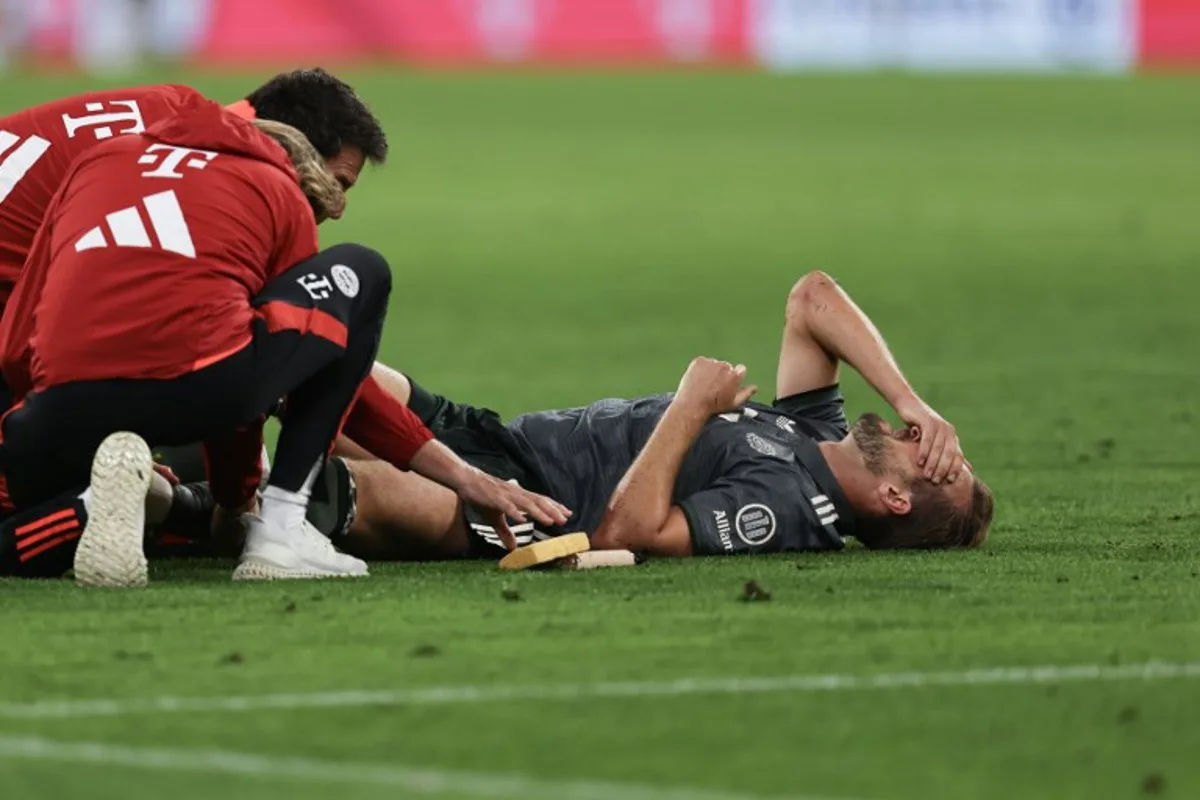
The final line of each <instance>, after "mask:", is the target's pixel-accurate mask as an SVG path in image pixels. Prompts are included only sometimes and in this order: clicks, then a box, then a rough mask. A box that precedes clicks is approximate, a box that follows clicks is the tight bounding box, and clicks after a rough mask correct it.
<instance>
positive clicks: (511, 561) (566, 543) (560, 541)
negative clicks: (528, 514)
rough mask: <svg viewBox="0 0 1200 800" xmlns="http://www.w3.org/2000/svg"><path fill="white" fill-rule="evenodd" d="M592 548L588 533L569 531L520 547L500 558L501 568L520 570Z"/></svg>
mask: <svg viewBox="0 0 1200 800" xmlns="http://www.w3.org/2000/svg"><path fill="white" fill-rule="evenodd" d="M590 549H592V545H591V543H590V542H589V541H588V537H587V534H586V533H568V534H564V535H562V536H558V537H556V538H554V539H544V540H542V541H540V542H535V543H533V544H527V545H525V546H524V547H518V548H517V549H516V550H513V551H512V552H511V553H509V554H508V555H506V556H505V557H504V558H502V559H500V569H510V570H520V569H529V568H530V567H537V566H541V565H542V564H549V563H550V562H552V561H557V560H558V559H560V558H567V557H568V556H574V555H578V554H580V553H584V552H587V551H588V550H590Z"/></svg>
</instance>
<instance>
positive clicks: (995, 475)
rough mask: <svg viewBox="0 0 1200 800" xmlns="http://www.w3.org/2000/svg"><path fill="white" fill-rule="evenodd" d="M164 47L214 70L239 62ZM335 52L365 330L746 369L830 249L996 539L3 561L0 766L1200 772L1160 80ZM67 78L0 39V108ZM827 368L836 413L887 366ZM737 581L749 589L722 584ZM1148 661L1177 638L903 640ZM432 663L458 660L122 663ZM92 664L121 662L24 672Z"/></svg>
mask: <svg viewBox="0 0 1200 800" xmlns="http://www.w3.org/2000/svg"><path fill="white" fill-rule="evenodd" d="M144 77H145V78H146V79H147V80H153V79H156V78H158V77H160V76H144ZM172 77H175V78H177V79H183V80H194V81H195V82H196V84H197V85H199V86H200V87H201V88H203V89H206V90H210V91H211V93H212V95H213V96H215V97H220V98H229V99H231V100H232V99H234V98H236V97H240V96H241V94H240V93H241V92H244V91H245V90H247V89H248V88H250V86H251V85H252V84H253V82H254V80H255V79H256V78H257V77H258V76H251V75H222V76H202V77H196V76H189V75H176V76H172ZM355 78H356V80H357V81H358V83H359V86H360V89H361V91H362V93H363V94H364V95H365V96H366V97H367V98H368V99H370V100H371V101H372V102H373V104H374V105H375V107H376V108H377V110H378V111H379V112H380V114H381V115H382V116H383V117H384V118H385V120H386V122H387V124H388V127H389V132H390V134H391V137H392V146H393V149H392V158H391V163H389V164H388V166H387V167H386V168H384V169H382V170H378V171H375V172H371V173H368V174H366V175H365V176H364V179H363V181H362V183H361V185H360V188H358V189H355V191H354V192H353V194H352V196H351V203H350V209H349V215H348V218H347V219H346V220H345V221H343V222H341V223H337V224H334V225H330V226H328V229H327V230H326V231H325V232H324V236H325V237H326V242H327V243H330V242H333V241H336V240H342V239H349V240H359V241H363V242H365V243H368V244H371V245H374V246H376V247H378V248H380V249H381V250H382V251H383V252H384V253H386V254H387V255H388V257H389V259H390V260H391V263H392V265H393V268H394V271H395V275H396V289H395V293H394V298H393V304H392V309H391V316H390V319H389V333H388V336H387V339H386V342H385V344H384V351H383V354H382V356H383V358H384V359H385V360H386V361H387V362H389V363H391V364H394V365H396V366H399V367H401V368H404V369H406V370H408V371H410V372H411V373H412V374H413V375H414V376H416V377H417V378H418V379H419V380H421V381H422V382H423V383H425V384H427V385H429V386H431V387H434V388H437V389H440V390H442V391H444V392H446V393H447V394H450V395H451V396H453V397H457V398H461V399H463V400H467V401H472V402H477V403H483V404H490V405H492V406H494V407H496V408H498V409H499V410H501V411H503V412H505V413H514V412H518V411H522V410H532V409H535V408H539V407H552V406H562V405H567V404H578V403H583V402H586V401H590V400H592V399H595V398H598V397H601V396H629V395H635V394H641V393H648V392H656V391H661V390H668V389H671V388H673V387H674V385H675V384H676V382H677V380H678V376H679V375H680V373H681V372H682V370H683V368H684V367H685V365H686V363H687V361H688V359H689V358H691V357H692V356H694V355H697V354H706V355H714V356H720V357H725V358H730V359H737V360H742V361H744V362H745V363H746V364H747V365H748V366H749V368H750V372H751V376H752V377H753V378H754V379H755V380H757V381H758V382H760V383H761V384H762V385H763V387H764V393H767V394H769V393H770V389H771V386H772V383H773V375H774V367H775V355H776V347H777V341H778V337H779V331H780V326H781V322H782V312H783V302H784V297H785V295H786V293H787V291H788V289H789V287H790V286H791V285H792V283H793V282H794V281H795V280H796V279H797V278H798V277H799V276H801V275H802V274H803V273H804V272H806V271H808V270H810V269H814V268H821V269H825V270H827V271H829V272H830V273H832V274H833V275H834V276H836V277H837V278H838V279H839V280H840V281H841V282H842V283H843V284H844V285H845V286H846V287H847V288H848V289H849V291H850V292H851V294H852V295H853V296H854V297H855V298H856V299H857V300H858V301H859V302H860V303H861V304H862V305H863V306H864V307H865V308H866V309H867V311H868V312H869V313H870V314H871V315H872V316H873V317H874V318H875V319H876V321H877V322H878V323H879V325H880V326H881V328H882V329H883V330H884V332H885V333H886V334H887V335H888V337H889V340H890V342H891V344H892V346H893V348H894V350H895V352H896V354H897V355H898V357H899V358H900V360H901V362H902V364H904V365H905V366H906V368H907V371H908V373H909V375H910V377H911V378H912V380H913V381H914V383H915V384H916V385H917V386H918V387H919V389H920V390H921V391H923V392H924V394H925V396H926V397H927V398H928V399H929V400H930V401H931V402H932V403H933V404H934V405H935V406H936V407H937V408H939V409H940V410H941V411H942V412H943V413H944V414H946V416H947V417H948V418H950V419H951V420H952V421H954V422H956V424H957V425H958V427H959V429H960V432H961V435H962V438H963V441H964V444H965V449H966V452H967V454H968V457H969V458H970V459H971V460H972V461H973V463H974V464H975V466H976V468H977V470H978V472H979V473H980V474H981V475H982V476H983V477H984V478H985V479H987V480H988V481H989V482H990V483H991V484H992V486H993V487H994V489H995V490H996V493H997V496H998V498H999V507H998V519H997V523H996V525H995V528H994V530H993V533H992V537H991V541H990V542H989V543H988V545H987V547H986V548H985V549H983V550H981V551H979V552H971V553H940V554H871V553H866V552H863V551H861V550H857V549H856V550H852V551H850V552H846V553H843V554H833V555H813V556H788V557H779V558H762V559H741V560H735V559H728V560H708V561H695V562H690V563H683V562H680V563H654V564H650V565H647V566H644V567H641V568H638V569H636V570H617V571H613V572H608V573H603V572H599V573H591V574H520V575H514V576H506V575H501V574H499V573H498V572H496V571H494V570H492V569H490V568H489V567H488V566H487V565H485V564H452V565H429V566H409V565H392V566H378V567H376V568H375V570H374V576H373V577H372V578H371V579H370V580H369V581H367V582H362V583H353V584H349V583H347V584H340V583H339V584H329V583H323V584H315V583H313V584H303V585H271V586H235V585H232V584H231V583H230V582H229V580H228V578H229V573H230V568H231V565H230V564H200V565H190V566H179V565H175V566H159V567H156V568H155V569H154V571H153V576H152V577H153V585H152V586H151V587H150V588H149V589H148V590H146V591H140V592H128V593H106V592H84V591H80V590H78V589H76V588H75V587H74V586H73V585H72V584H70V583H68V582H37V583H17V582H4V583H0V787H2V790H0V793H2V794H3V795H4V796H5V797H12V798H32V797H86V798H89V800H100V799H101V798H129V797H163V796H167V797H172V798H178V800H191V799H192V798H207V797H217V796H225V797H254V798H289V799H296V800H299V799H302V798H325V797H329V796H333V795H336V796H338V797H341V798H346V800H350V799H351V798H354V799H357V798H375V797H397V796H410V795H422V794H424V795H428V796H436V797H461V798H474V797H495V796H503V797H556V798H602V799H603V800H609V799H611V798H618V797H629V798H650V799H651V800H658V799H659V798H668V797H670V798H687V797H695V796H705V795H701V794H699V793H700V792H708V793H710V794H709V795H708V796H711V797H742V798H764V797H827V798H842V799H845V800H904V799H906V798H912V799H913V800H917V799H919V798H931V797H937V798H995V799H996V800H1011V798H1018V797H1019V798H1081V799H1083V798H1088V799H1089V800H1090V799H1091V798H1100V797H1105V798H1108V797H1111V798H1137V797H1141V796H1155V795H1157V796H1165V797H1173V798H1186V797H1197V796H1200V766H1198V765H1200V762H1198V761H1197V759H1196V752H1197V749H1198V747H1200V727H1198V726H1197V713H1198V711H1200V680H1197V677H1198V676H1200V671H1198V670H1197V669H1196V668H1195V666H1194V665H1195V664H1196V662H1200V539H1198V536H1200V491H1198V490H1197V488H1196V487H1197V485H1198V484H1200V449H1198V447H1200V444H1198V443H1200V436H1198V434H1200V419H1198V415H1200V406H1198V405H1197V397H1198V396H1200V359H1198V356H1200V314H1197V310H1196V309H1197V298H1198V297H1200V244H1198V242H1200V239H1198V238H1197V237H1198V232H1200V215H1198V212H1200V206H1198V204H1197V199H1196V197H1197V194H1196V193H1197V187H1200V147H1198V146H1197V142H1198V140H1197V132H1198V131H1200V106H1198V105H1197V104H1196V103H1195V102H1191V101H1190V100H1189V98H1194V96H1195V94H1196V92H1197V89H1198V86H1197V83H1196V82H1195V80H1193V79H1187V78H1169V77H1154V78H1150V77H1143V78H1137V79H1119V80H1118V79H1112V80H1109V79H1104V80H1095V79H1073V78H1044V79H1001V78H976V79H965V78H961V79H960V78H936V79H933V78H931V79H919V78H909V77H901V76H873V77H833V76H823V77H787V78H785V77H772V76H764V75H707V74H691V75H653V76H652V75H638V74H623V75H612V76H597V75H589V74H575V75H539V74H526V73H520V74H513V73H509V74H502V75H491V76H480V75H474V74H450V75H442V76H427V75H413V74H404V73H397V72H373V73H366V74H359V75H356V76H355ZM82 88H85V86H84V84H82V83H80V82H79V79H66V78H58V79H50V78H41V79H30V78H26V77H10V78H8V79H6V80H5V81H4V82H3V83H2V84H0V110H2V111H8V110H13V109H15V108H18V107H21V106H24V105H27V104H32V103H35V102H38V101H40V100H45V99H49V98H50V97H53V96H56V95H59V94H65V93H69V92H72V91H78V90H80V89H82ZM846 386H847V392H848V396H849V398H850V406H851V409H852V410H853V411H854V412H855V413H858V412H860V411H864V410H868V409H878V408H879V407H880V403H879V402H877V401H876V399H875V398H874V397H873V396H871V395H870V393H869V391H868V390H866V389H865V388H864V387H863V385H862V384H861V383H860V382H858V381H857V380H855V379H849V380H847V381H846ZM750 580H753V581H756V582H757V583H758V584H759V585H760V586H761V587H763V588H764V589H765V590H766V591H767V592H769V594H770V600H769V602H741V601H739V597H740V595H741V594H742V592H743V585H744V584H745V583H746V582H747V581H750ZM506 597H507V598H508V599H506ZM513 598H518V599H513ZM1150 661H1163V662H1171V663H1174V664H1193V667H1192V672H1191V676H1190V677H1187V676H1176V677H1166V676H1163V675H1160V674H1159V675H1156V676H1151V678H1150V679H1128V678H1124V679H1122V678H1120V675H1119V674H1118V675H1117V679H1114V680H1090V679H1081V680H1066V679H1064V678H1063V676H1061V675H1060V674H1058V673H1050V674H1049V675H1047V676H1043V677H1044V678H1045V680H1042V681H1033V680H1024V679H1022V678H1021V677H1020V675H1018V676H1017V677H1016V678H1014V679H1013V681H1012V682H1010V683H996V682H995V681H994V680H987V679H986V676H984V679H981V682H978V683H971V684H966V685H930V680H931V679H930V677H929V675H928V674H927V673H931V672H949V673H953V675H955V676H958V677H957V678H952V680H954V681H962V680H970V678H963V677H962V676H963V672H964V671H967V670H976V669H992V668H998V667H1021V666H1039V665H1051V666H1059V667H1069V666H1072V665H1099V666H1100V668H1102V669H1103V670H1114V669H1116V670H1118V673H1119V670H1120V669H1121V668H1122V667H1123V666H1128V665H1138V664H1142V663H1144V662H1150ZM914 672H915V673H920V675H919V676H918V678H917V679H915V680H911V681H909V682H904V681H899V680H895V679H887V680H885V682H884V684H883V685H873V686H872V687H871V688H868V687H864V685H862V684H861V683H858V684H855V683H853V682H850V683H846V682H845V681H847V680H849V679H846V678H844V679H842V680H843V683H842V684H839V686H840V688H838V687H834V688H833V689H826V690H817V689H815V688H814V687H813V686H812V685H811V684H806V683H804V682H803V681H801V682H799V683H798V684H796V685H792V686H791V687H790V688H789V687H787V686H779V685H773V686H769V687H768V688H771V689H772V691H764V692H758V693H754V692H748V691H738V688H739V686H741V688H745V687H744V685H724V690H723V691H717V690H712V691H699V692H690V693H689V692H688V691H686V689H687V685H686V684H684V685H683V688H682V689H680V688H679V687H678V686H677V687H676V689H677V690H678V691H676V693H674V694H648V695H647V694H643V695H635V694H631V695H627V696H613V695H614V691H609V692H608V695H609V696H590V697H566V698H557V699H554V698H544V697H543V698H528V697H526V698H521V697H516V696H505V694H504V692H505V691H506V690H511V687H526V688H527V689H528V687H534V688H535V689H539V690H545V689H546V688H547V687H551V688H552V687H555V686H561V685H565V684H570V685H573V686H581V687H584V689H585V690H587V691H592V692H599V693H600V694H601V695H603V694H604V691H603V690H602V689H601V690H597V689H596V688H595V686H596V684H599V683H605V682H637V683H639V684H647V686H644V687H643V690H644V691H649V690H650V689H654V690H656V691H660V692H661V691H667V690H664V689H663V688H662V687H663V685H664V684H665V683H668V682H671V681H677V680H682V679H705V680H709V679H715V680H719V679H732V678H739V679H744V678H770V679H776V678H788V677H789V676H813V675H841V676H851V678H852V677H854V676H858V677H860V678H863V677H864V676H866V677H867V678H869V676H874V675H893V674H895V673H914ZM1098 674H1099V675H1103V676H1105V677H1113V676H1112V675H1111V674H1110V673H1106V672H1099V673H1087V674H1085V675H1084V676H1083V677H1084V678H1088V677H1089V676H1090V677H1095V676H1096V675H1098ZM921 676H924V677H921ZM1025 677H1027V678H1031V677H1032V676H1029V675H1026V676H1025ZM793 680H797V679H795V678H793ZM888 680H890V682H888ZM430 687H444V688H455V687H459V688H460V689H461V687H472V690H473V691H474V692H475V694H474V695H471V694H466V695H464V694H463V692H462V691H460V692H459V694H458V695H457V697H458V700H457V701H456V702H450V701H449V700H446V698H445V696H443V700H445V701H444V702H434V700H436V699H437V697H438V696H437V695H428V694H425V695H411V694H410V695H403V696H401V697H399V698H393V699H396V700H397V702H392V703H385V704H378V703H376V704H370V703H368V704H365V705H364V704H356V703H355V702H352V701H353V700H354V698H353V697H350V698H342V699H341V701H340V702H337V703H334V704H333V705H331V706H329V707H315V708H314V707H281V708H258V709H254V710H243V711H237V710H227V709H220V708H214V707H213V706H212V705H208V706H202V707H200V708H197V709H194V710H184V711H176V712H166V711H162V710H154V709H147V708H145V707H141V706H138V705H137V702H141V701H146V700H149V699H153V698H157V697H163V696H185V697H202V698H216V697H223V696H238V697H247V696H249V697H254V696H260V695H265V694H279V693H292V694H296V695H298V696H301V697H299V699H298V700H297V701H296V703H311V702H313V701H312V698H311V696H310V695H311V694H312V693H325V692H342V691H356V692H357V691H371V690H377V691H384V692H399V693H412V692H415V691H418V690H421V689H427V688H430ZM588 687H591V688H590V689H589V688H588ZM655 687H657V688H655ZM701 688H702V687H701ZM718 688H720V687H718ZM305 697H307V698H308V699H307V700H305V699H304V698H305ZM406 697H407V698H408V699H407V700H406V699H405V698H406ZM97 698H100V699H118V700H120V699H125V700H128V701H137V702H134V704H133V705H132V706H130V705H118V706H117V707H116V708H110V709H109V710H110V711H114V710H115V711H119V712H122V713H116V714H107V715H105V714H100V713H97V709H95V708H90V710H89V707H83V706H70V707H68V708H66V712H69V715H68V716H62V717H54V716H48V715H47V714H46V713H40V714H35V713H33V712H31V710H30V708H31V707H30V706H29V705H28V704H30V703H37V702H39V701H50V700H88V699H97ZM414 698H415V699H414ZM421 698H424V700H423V701H421V702H418V701H417V700H419V699H421ZM431 698H432V699H431ZM361 699H362V698H359V700H361ZM451 699H453V698H451ZM335 700H336V698H335ZM331 702H333V701H331ZM293 705H295V704H293ZM37 708H40V709H42V711H43V712H45V707H44V706H39V707H37ZM64 742H69V743H79V742H86V743H92V744H93V745H103V747H102V748H97V747H93V748H91V749H87V748H79V747H75V746H74V745H70V746H68V745H65V744H62V743H64ZM72 748H73V749H72ZM159 751H168V752H165V753H164V752H159ZM212 751H221V753H217V754H214V753H213V752H212ZM222 753H223V754H222ZM230 753H243V754H249V756H252V758H248V759H244V760H242V761H238V760H237V759H235V758H234V757H233V756H231V755H229V754H230ZM360 764H362V765H369V766H362V767H360V766H357V765H360ZM405 770H408V771H405ZM422 770H424V772H421V771H422ZM414 771H416V772H414ZM614 784H616V785H614Z"/></svg>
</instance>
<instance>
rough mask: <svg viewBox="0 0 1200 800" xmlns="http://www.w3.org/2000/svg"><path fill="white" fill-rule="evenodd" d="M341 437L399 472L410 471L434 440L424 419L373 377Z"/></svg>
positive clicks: (357, 402) (360, 394)
mask: <svg viewBox="0 0 1200 800" xmlns="http://www.w3.org/2000/svg"><path fill="white" fill-rule="evenodd" d="M342 433H344V434H346V436H349V437H350V438H351V439H353V440H354V442H355V444H358V445H361V446H362V447H365V448H366V449H367V450H368V451H370V453H371V454H372V455H374V456H376V457H377V458H381V459H383V460H384V461H387V462H388V463H389V464H391V465H392V466H394V467H397V468H399V469H408V463H409V462H410V461H412V458H413V456H415V455H416V454H417V451H418V450H420V449H421V448H422V447H424V446H425V444H426V443H428V442H429V441H430V440H431V439H433V432H432V431H430V430H429V428H427V427H425V423H423V422H421V418H420V417H418V416H417V415H416V414H414V413H413V412H412V410H411V409H409V407H408V406H406V405H404V404H403V403H401V402H400V401H399V400H398V399H397V398H396V397H395V395H392V394H390V393H389V392H388V391H387V390H386V389H384V388H383V387H382V386H381V385H380V384H379V382H378V381H376V380H375V378H373V377H372V378H367V380H366V381H365V382H364V383H363V385H362V389H361V390H360V391H359V394H358V399H357V400H356V401H355V402H354V405H352V406H351V407H350V413H349V414H348V415H347V417H346V423H345V425H344V426H343V428H342Z"/></svg>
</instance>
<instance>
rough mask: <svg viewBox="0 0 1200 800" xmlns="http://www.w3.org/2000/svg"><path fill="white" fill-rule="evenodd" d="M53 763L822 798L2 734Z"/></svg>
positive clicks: (550, 798) (602, 792)
mask: <svg viewBox="0 0 1200 800" xmlns="http://www.w3.org/2000/svg"><path fill="white" fill-rule="evenodd" d="M4 759H8V760H15V761H50V762H59V763H68V764H94V765H97V766H105V767H131V768H134V769H143V770H162V771H173V772H202V773H207V774H213V773H217V774H222V775H236V776H239V777H243V778H259V779H269V780H270V779H273V780H283V781H305V782H321V783H330V784H359V785H373V786H387V787H390V788H392V789H399V790H401V791H402V792H403V793H405V794H419V795H446V794H453V795H458V796H467V797H496V798H505V797H510V798H529V800H776V798H777V800H819V799H818V798H816V797H812V796H807V797H797V796H794V795H793V796H790V797H788V798H784V797H778V796H776V797H775V798H768V797H766V796H763V795H748V794H740V793H728V792H713V791H707V790H704V789H690V788H684V787H656V786H649V785H645V784H639V783H623V782H622V783H616V782H611V783H610V782H608V781H585V780H564V781H554V780H542V779H539V778H533V777H529V776H525V775H518V774H499V773H495V774H493V773H486V772H457V771H453V772H452V771H443V770H435V769H423V768H414V767H404V766H397V765H391V764H370V763H355V762H336V761H321V760H316V759H308V758H295V757H276V756H267V755H257V754H250V753H237V752H232V751H228V750H167V749H163V748H157V747H129V746H125V745H114V744H106V743H102V742H61V741H55V740H53V739H43V738H40V737H32V736H0V760H4Z"/></svg>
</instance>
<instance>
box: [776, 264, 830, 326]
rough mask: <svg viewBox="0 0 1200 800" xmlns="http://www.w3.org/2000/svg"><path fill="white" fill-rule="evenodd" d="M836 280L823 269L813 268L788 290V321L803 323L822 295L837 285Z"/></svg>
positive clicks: (790, 322)
mask: <svg viewBox="0 0 1200 800" xmlns="http://www.w3.org/2000/svg"><path fill="white" fill-rule="evenodd" d="M836 285H837V284H836V281H834V280H833V278H831V277H829V275H827V274H826V273H824V272H822V271H821V270H819V269H818V270H813V271H812V272H810V273H808V274H807V275H805V276H804V277H803V278H801V279H800V280H798V281H796V284H795V285H794V286H793V287H792V290H791V291H790V292H788V298H787V319H788V323H789V324H792V323H802V322H803V321H804V319H805V318H806V317H807V315H808V312H809V309H811V308H812V307H813V306H814V305H815V304H816V303H817V302H818V301H819V299H820V297H821V295H822V294H823V293H824V292H826V291H828V290H829V289H831V288H832V287H834V286H836Z"/></svg>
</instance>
